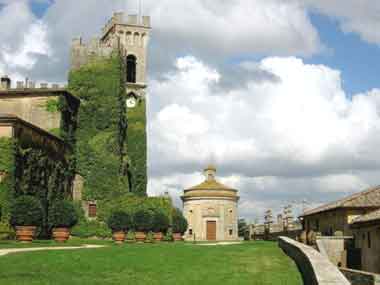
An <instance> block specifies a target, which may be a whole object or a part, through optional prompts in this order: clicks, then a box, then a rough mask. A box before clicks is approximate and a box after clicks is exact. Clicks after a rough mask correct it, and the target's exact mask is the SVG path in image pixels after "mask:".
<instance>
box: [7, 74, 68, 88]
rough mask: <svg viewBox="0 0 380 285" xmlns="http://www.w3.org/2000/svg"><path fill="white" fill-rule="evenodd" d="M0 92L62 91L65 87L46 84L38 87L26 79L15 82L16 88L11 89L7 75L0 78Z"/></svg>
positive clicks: (40, 84)
mask: <svg viewBox="0 0 380 285" xmlns="http://www.w3.org/2000/svg"><path fill="white" fill-rule="evenodd" d="M0 82H1V84H0V91H20V90H30V89H39V90H63V89H65V88H66V86H65V85H59V84H55V83H53V84H48V83H44V82H41V83H39V85H37V84H36V82H35V81H32V80H29V79H26V80H25V81H16V86H14V87H12V80H11V78H9V77H8V76H7V75H4V76H2V77H0Z"/></svg>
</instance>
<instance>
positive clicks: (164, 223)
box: [153, 211, 169, 233]
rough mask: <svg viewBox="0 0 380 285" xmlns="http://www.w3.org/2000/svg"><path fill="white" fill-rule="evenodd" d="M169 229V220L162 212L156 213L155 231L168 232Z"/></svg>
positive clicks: (154, 216)
mask: <svg viewBox="0 0 380 285" xmlns="http://www.w3.org/2000/svg"><path fill="white" fill-rule="evenodd" d="M168 228H169V218H168V216H167V215H165V214H164V213H163V212H162V211H156V212H155V213H154V215H153V231H154V232H156V233H157V232H163V233H164V232H166V231H167V230H168Z"/></svg>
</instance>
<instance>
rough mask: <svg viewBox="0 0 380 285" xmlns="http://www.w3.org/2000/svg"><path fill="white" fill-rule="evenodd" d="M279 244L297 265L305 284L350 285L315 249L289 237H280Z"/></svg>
mask: <svg viewBox="0 0 380 285" xmlns="http://www.w3.org/2000/svg"><path fill="white" fill-rule="evenodd" d="M278 243H279V246H280V247H281V248H282V250H283V251H284V252H285V253H286V254H287V255H288V256H290V257H291V258H292V259H293V260H294V262H295V263H296V264H297V266H298V269H299V270H300V272H301V275H302V279H303V282H304V284H307V285H331V284H336V285H338V284H339V285H349V284H350V283H349V281H348V280H347V279H346V278H345V277H344V275H343V274H342V273H341V272H340V271H339V270H338V268H337V267H335V266H334V265H333V264H332V263H331V262H330V261H329V260H328V258H327V257H325V256H323V255H322V254H320V253H319V252H318V251H316V250H315V249H314V248H312V247H310V246H307V245H304V244H302V243H299V242H297V241H295V240H293V239H290V238H287V237H279V239H278Z"/></svg>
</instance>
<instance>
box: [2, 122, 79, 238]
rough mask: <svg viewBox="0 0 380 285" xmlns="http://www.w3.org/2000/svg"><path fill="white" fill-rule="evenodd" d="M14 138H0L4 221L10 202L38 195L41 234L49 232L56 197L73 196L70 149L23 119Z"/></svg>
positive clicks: (5, 220) (3, 221) (18, 123)
mask: <svg viewBox="0 0 380 285" xmlns="http://www.w3.org/2000/svg"><path fill="white" fill-rule="evenodd" d="M13 133H14V137H13V138H6V137H2V138H0V147H1V152H0V173H1V177H2V178H1V181H0V206H1V209H2V215H1V222H2V223H7V222H8V221H9V210H10V205H11V203H12V201H13V200H14V198H16V197H18V196H20V195H31V196H34V197H37V198H38V199H39V201H40V203H41V205H42V208H43V222H42V224H41V225H39V227H40V236H42V237H47V236H49V227H48V223H47V216H48V212H49V207H50V205H51V204H52V202H53V201H54V200H56V199H64V198H69V197H70V196H71V188H72V182H73V178H74V172H73V171H72V168H71V167H70V163H71V157H72V154H71V149H70V148H69V147H68V146H67V145H66V144H64V143H63V141H61V140H59V139H57V138H54V137H51V136H50V135H48V134H47V133H44V132H42V131H41V130H39V129H33V128H32V127H30V126H28V125H24V124H23V123H21V122H17V123H16V122H15V123H14V125H13Z"/></svg>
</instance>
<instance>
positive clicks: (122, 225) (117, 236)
mask: <svg viewBox="0 0 380 285" xmlns="http://www.w3.org/2000/svg"><path fill="white" fill-rule="evenodd" d="M107 224H108V227H109V228H110V229H111V230H112V238H113V240H114V241H115V243H117V244H121V243H123V242H124V241H125V237H126V233H125V232H126V231H128V229H129V228H130V227H131V225H132V219H131V216H130V215H129V214H128V213H126V212H124V211H114V212H113V213H112V214H111V215H110V216H109V218H108V220H107Z"/></svg>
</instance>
